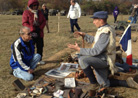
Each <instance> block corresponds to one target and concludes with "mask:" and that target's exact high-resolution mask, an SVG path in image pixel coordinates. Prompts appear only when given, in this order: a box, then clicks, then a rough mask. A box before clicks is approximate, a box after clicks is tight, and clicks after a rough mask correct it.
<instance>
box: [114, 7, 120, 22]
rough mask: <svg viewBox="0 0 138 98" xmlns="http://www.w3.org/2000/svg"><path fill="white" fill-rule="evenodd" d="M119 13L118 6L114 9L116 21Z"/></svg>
mask: <svg viewBox="0 0 138 98" xmlns="http://www.w3.org/2000/svg"><path fill="white" fill-rule="evenodd" d="M118 14H119V9H118V7H117V6H116V7H115V9H114V11H113V15H114V23H115V22H116V20H117V17H118Z"/></svg>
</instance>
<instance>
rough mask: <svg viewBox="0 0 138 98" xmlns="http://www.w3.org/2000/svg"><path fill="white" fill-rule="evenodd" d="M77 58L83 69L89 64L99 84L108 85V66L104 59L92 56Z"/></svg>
mask: <svg viewBox="0 0 138 98" xmlns="http://www.w3.org/2000/svg"><path fill="white" fill-rule="evenodd" d="M78 60H79V64H80V67H81V68H82V69H83V70H84V69H86V68H87V67H88V66H91V67H92V68H93V70H94V73H95V78H96V80H97V82H98V83H99V84H100V85H102V86H104V87H109V86H110V82H109V80H108V78H107V77H108V74H109V68H108V67H109V66H108V65H107V62H106V61H104V60H102V59H100V58H98V57H92V56H80V57H79V58H78Z"/></svg>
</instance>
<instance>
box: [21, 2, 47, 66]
mask: <svg viewBox="0 0 138 98" xmlns="http://www.w3.org/2000/svg"><path fill="white" fill-rule="evenodd" d="M38 7H39V2H38V0H29V1H28V6H27V9H26V10H25V11H24V12H23V16H22V25H23V26H27V27H29V28H30V31H31V33H32V38H33V42H34V44H35V45H36V48H37V53H39V54H40V55H41V57H42V56H43V47H44V41H43V37H44V31H43V29H44V27H45V24H46V20H45V17H44V15H43V14H42V12H41V10H38ZM39 64H45V62H44V61H42V58H41V61H40V62H39Z"/></svg>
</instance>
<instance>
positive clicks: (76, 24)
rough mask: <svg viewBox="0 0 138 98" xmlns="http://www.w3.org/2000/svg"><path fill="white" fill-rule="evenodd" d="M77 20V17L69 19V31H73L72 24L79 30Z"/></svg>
mask: <svg viewBox="0 0 138 98" xmlns="http://www.w3.org/2000/svg"><path fill="white" fill-rule="evenodd" d="M77 21H78V19H70V25H71V32H74V25H75V26H76V28H77V30H78V31H80V27H79V25H78V23H77Z"/></svg>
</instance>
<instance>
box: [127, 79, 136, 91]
mask: <svg viewBox="0 0 138 98" xmlns="http://www.w3.org/2000/svg"><path fill="white" fill-rule="evenodd" d="M126 82H127V84H128V87H131V88H135V89H138V83H136V82H135V81H134V80H133V78H132V77H128V78H127V80H126Z"/></svg>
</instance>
